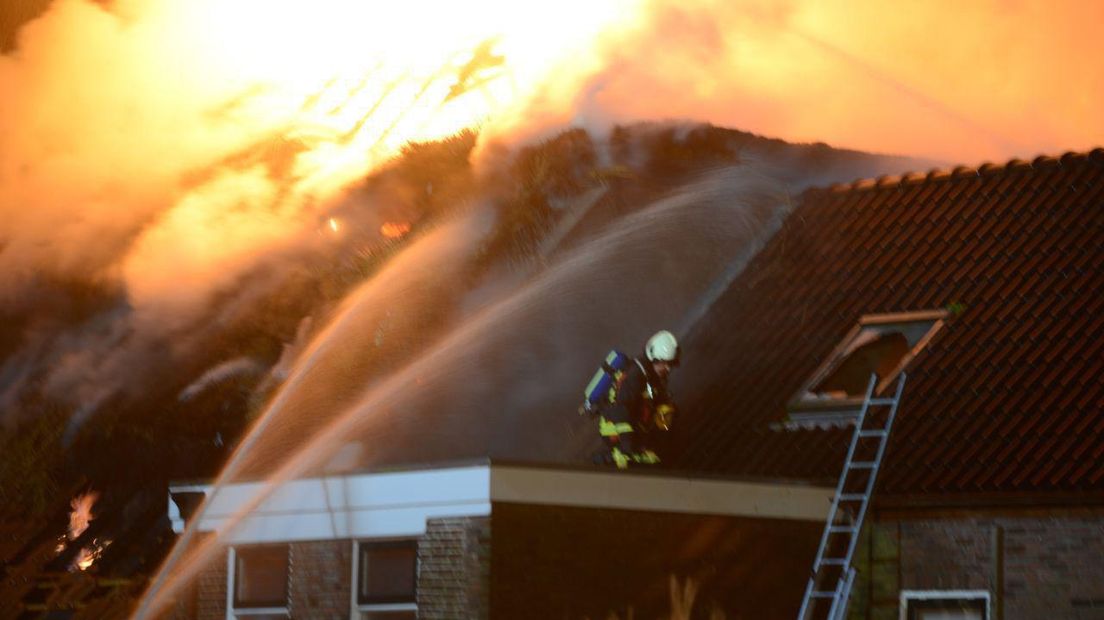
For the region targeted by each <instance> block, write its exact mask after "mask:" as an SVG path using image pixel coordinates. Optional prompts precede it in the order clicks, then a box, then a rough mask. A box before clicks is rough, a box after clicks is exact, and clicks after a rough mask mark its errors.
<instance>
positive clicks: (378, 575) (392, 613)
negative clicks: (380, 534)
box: [353, 540, 418, 620]
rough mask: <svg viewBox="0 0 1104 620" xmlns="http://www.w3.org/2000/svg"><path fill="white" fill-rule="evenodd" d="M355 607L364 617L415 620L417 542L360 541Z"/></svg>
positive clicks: (355, 581)
mask: <svg viewBox="0 0 1104 620" xmlns="http://www.w3.org/2000/svg"><path fill="white" fill-rule="evenodd" d="M353 570H354V573H353V575H354V583H355V584H356V593H355V595H356V596H355V598H356V601H355V602H356V609H357V611H358V613H359V614H360V615H359V618H360V619H361V620H414V618H416V617H417V612H418V597H417V584H418V542H417V541H416V540H388V541H373V542H361V543H358V544H357V553H356V558H355V565H354V568H353Z"/></svg>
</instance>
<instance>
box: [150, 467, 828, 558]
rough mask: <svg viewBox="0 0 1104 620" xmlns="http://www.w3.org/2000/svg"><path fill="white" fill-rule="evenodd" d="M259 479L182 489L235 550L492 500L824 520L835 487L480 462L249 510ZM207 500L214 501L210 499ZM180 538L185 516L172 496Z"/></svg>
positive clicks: (404, 528)
mask: <svg viewBox="0 0 1104 620" xmlns="http://www.w3.org/2000/svg"><path fill="white" fill-rule="evenodd" d="M266 488H267V487H266V485H265V484H263V483H236V484H227V485H223V486H221V487H219V488H218V490H217V492H214V491H213V487H211V486H197V485H179V486H172V487H170V492H171V493H178V492H184V491H192V492H196V491H202V492H204V493H205V494H206V495H207V496H208V505H207V506H206V508H205V509H204V510H202V511H201V512H198V513H197V515H196V516H195V517H193V518H198V519H199V521H198V523H197V524H196V525H197V527H198V529H199V531H201V532H211V531H219V532H222V535H223V536H224V537H225V539H226V540H227V541H228V542H230V543H232V544H249V543H263V542H279V541H300V540H333V539H348V538H354V539H355V538H386V537H407V536H419V535H421V534H423V533H424V532H425V527H426V520H427V519H434V518H446V517H476V516H488V515H490V514H491V506H492V504H493V503H494V502H510V503H520V504H537V505H556V506H575V507H581V508H598V509H601V508H609V509H620V510H645V511H651V512H672V513H684V514H702V515H727V516H738V517H752V518H767V519H795V520H801V521H823V520H824V519H825V517H826V516H827V514H828V509H829V507H830V505H831V497H832V492H833V489H831V488H827V487H814V486H807V485H801V484H788V483H765V482H742V481H731V480H705V479H695V478H688V477H671V476H662V475H654V476H653V475H634V474H630V473H623V472H614V471H608V472H607V471H593V472H589V471H564V470H556V469H545V468H536V467H523V466H503V465H494V466H488V465H477V466H469V467H457V468H448V469H437V470H418V471H408V472H392V473H365V474H352V475H345V476H335V477H325V478H308V479H303V480H292V481H289V482H285V483H283V484H281V485H279V486H278V487H277V488H275V489H274V490H272V492H271V493H269V494H268V496H267V497H265V498H264V500H263V501H261V502H259V503H258V504H257V506H255V507H253V508H250V506H251V505H252V504H253V503H254V501H255V498H256V497H257V494H258V493H263V492H264V491H265V490H266ZM212 494H213V497H212ZM169 518H170V519H171V520H172V522H173V528H174V530H176V531H177V532H180V531H182V530H183V525H184V523H183V520H182V519H181V517H180V513H179V510H178V508H177V507H176V505H175V504H174V503H173V502H172V501H171V500H170V502H169Z"/></svg>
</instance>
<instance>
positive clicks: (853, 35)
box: [507, 0, 1104, 165]
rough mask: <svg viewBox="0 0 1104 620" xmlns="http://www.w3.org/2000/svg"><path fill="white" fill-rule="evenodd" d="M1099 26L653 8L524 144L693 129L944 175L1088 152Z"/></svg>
mask: <svg viewBox="0 0 1104 620" xmlns="http://www.w3.org/2000/svg"><path fill="white" fill-rule="evenodd" d="M1100 23H1104V5H1101V4H1100V3H1094V2H1076V3H1061V4H1055V3H1051V2H1045V1H1042V0H1026V1H1020V2H1003V1H1000V0H984V1H981V2H970V3H961V2H951V1H949V0H942V1H938V2H905V3H886V2H878V1H877V0H859V1H857V2H854V1H847V2H843V1H834V2H810V1H789V2H777V1H774V0H770V1H768V0H736V1H733V0H697V1H694V2H678V3H673V2H663V1H661V0H654V1H652V2H650V3H649V5H648V10H647V11H646V13H645V14H644V16H643V17H641V18H640V19H639V20H638V21H637V22H636V23H634V24H633V25H632V26H631V27H629V28H626V29H625V30H624V31H622V32H621V33H619V36H616V37H611V39H610V40H609V42H608V45H606V46H605V47H604V48H603V52H604V56H603V59H602V62H601V63H600V68H599V69H597V70H595V71H594V72H593V73H590V74H588V76H587V78H586V79H585V81H584V82H583V83H582V84H581V85H579V87H578V88H576V89H574V90H573V91H572V93H573V95H574V97H575V98H574V99H573V100H571V101H570V104H571V105H570V106H562V105H561V106H559V107H556V106H555V105H550V106H546V107H540V106H537V109H536V110H528V111H527V112H526V113H525V114H524V115H523V116H521V117H520V118H524V119H527V120H526V121H521V122H519V128H518V132H519V133H520V134H521V135H532V134H533V133H537V132H539V127H534V126H533V125H532V124H531V123H529V121H528V119H540V120H546V121H547V122H548V126H556V125H557V124H563V123H579V124H582V125H586V126H588V127H590V128H592V129H597V128H600V127H604V126H608V125H609V124H610V123H611V122H613V121H620V122H627V121H635V120H655V119H695V120H704V121H709V122H712V123H714V124H717V125H722V126H729V127H737V128H740V129H745V130H750V131H753V132H756V133H759V134H762V135H768V136H774V137H779V138H783V139H785V140H789V141H798V142H827V143H830V144H832V145H834V146H842V147H847V148H854V149H860V150H866V151H872V152H880V153H896V154H903V155H910V156H914V157H923V158H928V159H933V160H939V161H944V162H948V163H950V164H956V163H965V164H975V165H976V164H980V163H981V162H983V161H994V162H1003V161H1006V160H1008V159H1010V158H1013V157H1020V158H1024V159H1031V158H1034V157H1035V156H1037V155H1039V154H1057V153H1061V152H1064V151H1068V150H1087V149H1090V148H1093V147H1095V146H1098V145H1100V144H1102V143H1104V119H1102V118H1101V117H1100V116H1099V115H1098V114H1097V113H1096V110H1098V109H1100V107H1101V106H1102V105H1104V71H1102V68H1104V67H1102V66H1101V61H1100V58H1102V57H1104V56H1102V53H1104V41H1102V40H1101V38H1100V37H1099V36H1097V33H1096V30H1097V27H1098V25H1099V24H1100ZM555 103H562V102H555ZM507 133H509V132H508V131H507Z"/></svg>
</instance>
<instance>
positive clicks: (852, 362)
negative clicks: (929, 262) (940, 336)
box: [790, 310, 947, 412]
mask: <svg viewBox="0 0 1104 620" xmlns="http://www.w3.org/2000/svg"><path fill="white" fill-rule="evenodd" d="M946 316H947V313H946V312H945V311H942V310H938V311H928V312H907V313H899V314H872V315H867V316H864V317H862V318H861V319H860V320H859V324H858V325H856V326H855V327H853V328H852V329H851V331H850V332H848V334H847V335H846V336H845V337H844V338H843V340H842V341H840V343H839V345H837V346H836V348H835V350H834V351H832V353H831V354H830V355H829V356H828V358H827V359H826V360H825V361H824V363H823V364H821V366H820V368H818V369H817V371H816V372H815V373H813V375H812V377H811V378H810V379H809V380H808V381H807V382H806V383H805V385H804V386H802V388H801V390H800V391H799V392H798V394H797V395H796V396H795V397H794V399H793V401H791V403H790V409H791V412H801V411H806V410H837V411H838V410H844V411H853V410H854V409H855V408H856V406H857V405H859V404H861V403H862V399H863V397H864V396H865V395H866V386H867V384H868V382H869V381H870V375H871V374H875V375H877V377H878V379H877V386H876V387H875V393H880V392H881V391H882V390H883V389H884V388H885V387H886V386H888V385H889V384H890V383H891V382H892V381H893V380H894V379H896V378H897V375H899V374H900V373H901V371H902V370H903V369H904V368H905V367H906V366H907V365H908V363H909V362H910V361H912V358H913V357H915V356H916V354H917V353H919V352H920V350H921V349H923V348H924V347H925V346H926V345H927V343H928V342H929V341H930V340H931V338H932V336H934V335H935V333H936V332H937V331H938V330H939V328H940V327H942V326H943V320H944V319H945V318H946Z"/></svg>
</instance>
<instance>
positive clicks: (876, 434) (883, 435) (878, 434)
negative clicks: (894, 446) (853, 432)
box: [859, 430, 889, 437]
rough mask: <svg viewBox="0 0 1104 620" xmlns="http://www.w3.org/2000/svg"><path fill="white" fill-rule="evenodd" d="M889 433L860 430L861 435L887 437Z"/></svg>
mask: <svg viewBox="0 0 1104 620" xmlns="http://www.w3.org/2000/svg"><path fill="white" fill-rule="evenodd" d="M888 434H889V433H888V432H887V431H884V430H883V431H859V437H885V436H886V435H888Z"/></svg>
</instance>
